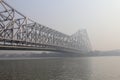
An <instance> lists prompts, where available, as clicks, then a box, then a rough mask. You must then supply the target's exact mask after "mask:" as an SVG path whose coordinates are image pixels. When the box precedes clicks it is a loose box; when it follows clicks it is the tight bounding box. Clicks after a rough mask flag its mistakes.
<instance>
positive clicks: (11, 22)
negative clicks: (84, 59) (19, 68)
mask: <svg viewBox="0 0 120 80" xmlns="http://www.w3.org/2000/svg"><path fill="white" fill-rule="evenodd" d="M0 50H42V51H60V52H62V51H64V52H75V53H80V52H88V51H91V44H90V41H89V38H88V35H87V31H86V30H79V31H78V32H76V33H75V34H73V35H66V34H64V33H61V32H59V31H56V30H53V29H51V28H49V27H46V26H44V25H41V24H39V23H37V22H35V21H33V20H31V19H30V18H28V17H26V16H24V15H23V14H22V13H20V12H19V11H17V10H16V9H14V8H13V7H11V6H10V5H9V4H7V3H6V2H5V1H4V0H0Z"/></svg>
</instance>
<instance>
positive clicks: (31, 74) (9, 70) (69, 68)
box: [0, 56, 120, 80]
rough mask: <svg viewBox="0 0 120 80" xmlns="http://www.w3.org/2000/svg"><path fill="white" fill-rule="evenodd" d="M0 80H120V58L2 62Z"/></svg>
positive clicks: (14, 60)
mask: <svg viewBox="0 0 120 80" xmlns="http://www.w3.org/2000/svg"><path fill="white" fill-rule="evenodd" d="M0 80H120V57H117V56H116V57H115V56H112V57H111V56H110V57H78V58H72V57H71V58H55V57H54V58H39V59H35V58H34V59H1V60H0Z"/></svg>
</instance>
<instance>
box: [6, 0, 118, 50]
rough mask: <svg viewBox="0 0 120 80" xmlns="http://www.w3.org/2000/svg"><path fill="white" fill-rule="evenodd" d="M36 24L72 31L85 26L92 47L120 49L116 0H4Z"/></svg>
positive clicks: (67, 31) (64, 31)
mask: <svg viewBox="0 0 120 80" xmlns="http://www.w3.org/2000/svg"><path fill="white" fill-rule="evenodd" d="M5 1H7V2H8V3H9V4H10V5H12V6H13V7H14V8H15V9H17V10H18V11H20V12H21V13H23V14H25V15H27V16H28V17H30V18H32V19H33V20H35V21H37V22H39V23H40V24H43V25H46V26H48V27H50V28H53V29H55V30H58V31H60V32H63V33H65V34H73V33H74V32H76V31H77V30H79V29H87V31H88V35H89V38H90V40H91V43H92V47H93V49H94V50H113V49H120V0H5Z"/></svg>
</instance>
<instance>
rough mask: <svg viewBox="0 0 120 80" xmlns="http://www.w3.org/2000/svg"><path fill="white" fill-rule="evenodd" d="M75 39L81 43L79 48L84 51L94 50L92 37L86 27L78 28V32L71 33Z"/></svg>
mask: <svg viewBox="0 0 120 80" xmlns="http://www.w3.org/2000/svg"><path fill="white" fill-rule="evenodd" d="M71 37H72V38H73V39H75V41H76V42H77V44H79V49H80V50H81V51H82V52H89V51H91V50H92V46H91V43H90V39H89V37H88V34H87V30H86V29H82V30H78V31H77V32H76V33H74V34H73V35H71Z"/></svg>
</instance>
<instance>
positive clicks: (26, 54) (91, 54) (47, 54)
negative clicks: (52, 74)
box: [0, 50, 120, 58]
mask: <svg viewBox="0 0 120 80" xmlns="http://www.w3.org/2000/svg"><path fill="white" fill-rule="evenodd" d="M12 52H14V51H12ZM12 52H11V53H10V52H9V53H5V52H4V53H3V52H1V51H0V58H39V57H99V56H120V50H114V51H91V52H88V53H79V54H78V53H77V54H76V53H59V52H41V53H40V52H37V53H36V52H24V53H21V52H19V53H17V52H16V53H12Z"/></svg>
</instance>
